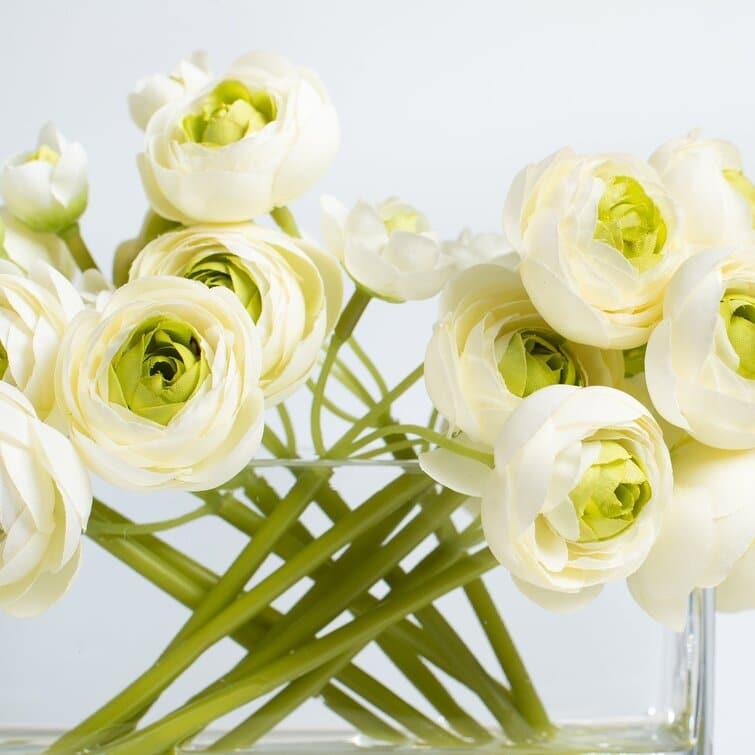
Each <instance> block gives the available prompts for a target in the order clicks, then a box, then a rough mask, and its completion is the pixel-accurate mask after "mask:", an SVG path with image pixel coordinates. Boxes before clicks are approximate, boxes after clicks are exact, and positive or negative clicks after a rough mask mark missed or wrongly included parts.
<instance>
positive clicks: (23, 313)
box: [0, 260, 84, 420]
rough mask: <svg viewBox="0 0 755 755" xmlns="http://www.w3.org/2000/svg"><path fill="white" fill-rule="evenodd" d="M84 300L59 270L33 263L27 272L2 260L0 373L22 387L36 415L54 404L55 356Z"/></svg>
mask: <svg viewBox="0 0 755 755" xmlns="http://www.w3.org/2000/svg"><path fill="white" fill-rule="evenodd" d="M83 307H84V304H83V302H82V300H81V297H80V296H79V294H78V292H77V291H76V289H74V287H73V286H72V285H71V284H70V283H69V282H68V281H67V280H66V279H65V278H64V277H63V276H62V275H61V274H60V273H59V272H58V271H57V270H54V269H53V268H52V267H50V266H49V265H46V264H44V263H41V262H37V263H34V264H33V265H32V268H31V270H30V272H29V275H28V276H26V275H24V273H23V272H22V271H21V270H20V269H19V268H17V267H16V266H15V265H13V264H12V263H10V262H7V261H5V260H0V379H1V380H3V381H5V382H6V383H10V384H11V385H15V386H17V387H18V388H20V389H21V391H22V392H23V393H24V394H25V395H26V397H27V398H28V399H29V401H30V402H31V403H32V405H33V406H34V409H35V410H36V412H37V413H38V414H39V416H40V417H41V418H42V419H44V420H47V419H48V418H49V417H50V415H51V414H52V412H53V411H54V409H55V391H54V387H53V384H54V380H53V377H54V374H55V360H56V358H57V356H58V350H59V348H60V343H61V340H62V338H63V333H64V332H65V329H66V326H67V325H68V323H69V322H70V321H71V320H72V319H73V318H74V317H75V316H76V315H77V314H78V313H79V312H80V311H81V310H82V309H83Z"/></svg>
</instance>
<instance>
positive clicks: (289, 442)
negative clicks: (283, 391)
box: [275, 404, 297, 456]
mask: <svg viewBox="0 0 755 755" xmlns="http://www.w3.org/2000/svg"><path fill="white" fill-rule="evenodd" d="M275 410H276V411H277V412H278V417H280V421H281V424H282V425H283V432H284V433H285V435H286V447H287V449H288V453H289V455H290V456H296V455H297V454H296V432H295V431H294V423H293V422H292V421H291V415H290V414H289V413H288V409H286V406H285V404H277V405H276V407H275Z"/></svg>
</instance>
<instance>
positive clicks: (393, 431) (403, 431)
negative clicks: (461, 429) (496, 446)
mask: <svg viewBox="0 0 755 755" xmlns="http://www.w3.org/2000/svg"><path fill="white" fill-rule="evenodd" d="M407 434H411V435H418V436H419V437H420V438H422V439H423V440H426V441H428V442H429V443H434V444H435V445H437V446H440V447H441V448H446V449H448V450H449V451H453V452H454V453H456V454H459V455H460V456H466V457H468V458H470V459H474V460H475V461H479V462H481V463H482V464H485V465H486V466H492V465H493V457H492V455H491V454H487V453H484V452H482V451H477V450H476V449H474V448H470V447H469V446H466V445H464V444H463V443H458V442H456V441H455V440H452V439H451V438H449V437H447V436H446V435H443V433H439V432H436V431H435V430H430V429H429V428H428V427H425V426H424V425H398V424H396V425H385V426H383V427H379V428H378V429H377V430H375V431H374V432H371V433H369V434H368V435H365V436H364V437H363V438H360V439H359V440H358V441H355V442H354V443H353V444H352V445H351V450H350V451H349V455H351V453H352V452H353V451H356V450H359V449H360V448H364V447H365V446H367V445H369V444H370V443H374V442H375V441H376V440H380V439H381V438H385V437H390V436H398V435H404V436H405V435H407Z"/></svg>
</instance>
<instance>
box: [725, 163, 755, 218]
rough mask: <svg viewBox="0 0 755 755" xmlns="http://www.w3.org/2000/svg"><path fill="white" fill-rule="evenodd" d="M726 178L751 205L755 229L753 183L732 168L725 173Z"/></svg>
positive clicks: (754, 187) (754, 188)
mask: <svg viewBox="0 0 755 755" xmlns="http://www.w3.org/2000/svg"><path fill="white" fill-rule="evenodd" d="M723 174H724V178H725V179H726V180H727V181H728V182H729V184H730V185H731V186H733V187H734V189H735V190H736V191H737V192H739V194H741V195H742V196H743V197H744V199H745V200H746V201H747V204H749V205H750V216H751V219H752V225H753V227H754V228H755V186H753V184H752V181H750V179H749V178H747V176H746V175H745V174H744V173H743V172H742V171H741V170H734V169H732V168H726V169H725V170H724V171H723Z"/></svg>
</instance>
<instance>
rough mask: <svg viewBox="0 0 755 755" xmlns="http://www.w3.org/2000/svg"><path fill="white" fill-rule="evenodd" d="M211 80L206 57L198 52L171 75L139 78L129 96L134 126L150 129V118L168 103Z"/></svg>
mask: <svg viewBox="0 0 755 755" xmlns="http://www.w3.org/2000/svg"><path fill="white" fill-rule="evenodd" d="M209 80H210V67H209V62H208V60H207V54H206V53H204V52H202V51H197V52H194V53H192V54H191V55H189V57H188V58H184V59H183V60H181V61H180V62H179V64H178V65H177V66H176V68H175V69H174V71H173V73H171V74H170V75H167V74H164V73H157V74H154V75H152V76H146V77H144V78H143V79H139V81H138V82H137V83H136V86H135V87H134V90H133V91H132V92H131V93H130V94H129V96H128V109H129V113H130V114H131V118H132V119H133V121H134V123H136V125H137V126H138V127H139V128H140V129H142V131H143V130H144V129H146V128H147V124H148V123H149V119H150V118H151V117H152V116H153V115H154V114H155V113H156V112H157V111H158V110H159V109H160V108H161V107H163V105H167V104H168V103H169V102H173V101H175V100H177V99H180V98H181V97H182V96H184V95H185V94H191V93H193V92H196V91H198V90H199V89H201V88H202V87H203V86H205V85H206V84H207V83H208V81H209Z"/></svg>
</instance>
